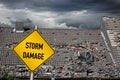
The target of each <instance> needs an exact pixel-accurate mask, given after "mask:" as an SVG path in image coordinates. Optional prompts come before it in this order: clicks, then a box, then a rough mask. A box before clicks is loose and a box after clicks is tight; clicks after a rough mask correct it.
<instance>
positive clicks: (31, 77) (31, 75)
mask: <svg viewBox="0 0 120 80" xmlns="http://www.w3.org/2000/svg"><path fill="white" fill-rule="evenodd" d="M30 80H33V72H30Z"/></svg>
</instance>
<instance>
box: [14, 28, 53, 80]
mask: <svg viewBox="0 0 120 80" xmlns="http://www.w3.org/2000/svg"><path fill="white" fill-rule="evenodd" d="M13 51H14V52H15V54H16V55H17V56H18V57H19V58H20V59H21V60H22V62H23V63H24V64H25V65H26V66H27V67H28V69H29V70H30V72H31V74H30V75H31V76H30V80H33V72H34V71H35V70H36V69H37V68H38V67H39V66H40V65H42V64H43V63H44V62H46V61H47V60H48V59H49V58H50V57H51V56H53V55H54V54H55V51H54V49H53V48H52V47H51V46H50V45H49V44H48V42H47V41H46V40H45V39H44V37H43V36H42V35H41V34H40V33H39V31H38V30H37V26H35V29H34V30H33V31H32V32H31V33H29V34H28V35H27V36H26V37H25V38H24V39H23V40H21V41H20V42H19V43H18V44H17V45H15V46H14V48H13Z"/></svg>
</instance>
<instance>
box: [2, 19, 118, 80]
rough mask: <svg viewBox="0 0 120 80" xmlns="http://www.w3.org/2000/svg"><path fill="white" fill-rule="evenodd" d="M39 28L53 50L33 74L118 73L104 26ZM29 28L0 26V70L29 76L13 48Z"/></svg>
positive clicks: (72, 75) (84, 75) (45, 75)
mask: <svg viewBox="0 0 120 80" xmlns="http://www.w3.org/2000/svg"><path fill="white" fill-rule="evenodd" d="M103 22H104V21H103ZM15 30H17V28H16V29H15ZM38 30H39V31H40V33H41V34H42V35H43V36H44V37H45V39H46V40H47V41H48V42H49V43H50V44H51V46H52V47H53V48H54V49H55V51H56V54H55V55H54V56H53V57H52V58H50V59H49V60H48V61H47V62H46V63H44V64H43V65H42V66H41V67H39V69H37V70H36V71H35V73H34V74H35V77H38V78H39V77H51V76H53V75H54V76H55V77H56V78H57V77H60V78H79V77H101V78H110V77H114V78H116V77H119V75H118V72H116V64H117V63H116V61H114V59H113V51H112V50H111V49H112V46H111V45H110V44H111V41H109V38H110V37H109V35H108V33H107V32H106V31H107V29H106V28H105V27H104V28H102V29H101V30H76V29H38ZM31 31H32V30H27V31H24V30H23V32H20V33H19V32H16V31H14V29H13V28H10V27H9V28H8V27H6V28H5V27H4V28H3V27H1V28H0V36H1V38H0V55H1V56H0V74H3V73H5V72H6V73H9V74H11V75H14V76H16V77H28V76H29V71H28V69H27V68H26V67H25V66H24V65H23V63H22V62H21V61H20V60H19V59H18V57H17V56H16V55H15V54H14V52H13V51H12V48H13V46H14V45H16V44H17V43H18V42H19V41H20V40H21V39H23V38H24V37H25V36H26V35H27V34H28V33H30V32H31ZM106 39H108V41H109V42H107V40H106ZM113 45H115V44H114V43H113ZM110 46H111V47H110ZM116 57H117V56H116Z"/></svg>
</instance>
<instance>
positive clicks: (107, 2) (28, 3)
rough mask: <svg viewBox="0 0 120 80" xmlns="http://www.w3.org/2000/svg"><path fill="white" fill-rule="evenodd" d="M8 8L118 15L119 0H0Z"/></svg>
mask: <svg viewBox="0 0 120 80" xmlns="http://www.w3.org/2000/svg"><path fill="white" fill-rule="evenodd" d="M0 3H3V4H4V5H6V6H7V7H8V8H13V9H19V8H28V9H32V10H36V11H40V10H53V11H74V10H90V11H96V12H106V13H119V12H120V10H119V9H120V1H119V0H0Z"/></svg>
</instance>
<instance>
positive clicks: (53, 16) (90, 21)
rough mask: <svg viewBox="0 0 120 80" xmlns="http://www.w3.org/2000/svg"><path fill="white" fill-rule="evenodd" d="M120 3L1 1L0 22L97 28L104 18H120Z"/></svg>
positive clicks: (107, 0)
mask: <svg viewBox="0 0 120 80" xmlns="http://www.w3.org/2000/svg"><path fill="white" fill-rule="evenodd" d="M119 14H120V0H0V22H1V23H5V24H10V25H11V24H13V22H14V21H25V22H31V23H33V24H37V25H39V27H42V28H75V29H76V28H80V29H98V28H99V27H100V21H101V17H102V16H119Z"/></svg>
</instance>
